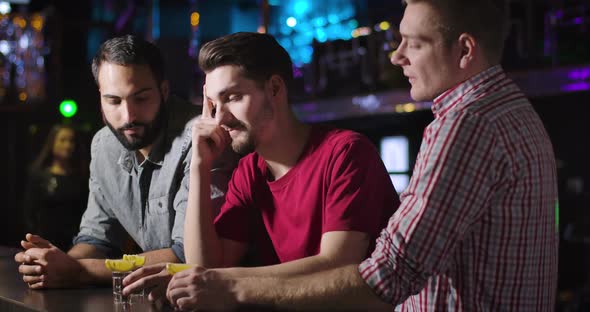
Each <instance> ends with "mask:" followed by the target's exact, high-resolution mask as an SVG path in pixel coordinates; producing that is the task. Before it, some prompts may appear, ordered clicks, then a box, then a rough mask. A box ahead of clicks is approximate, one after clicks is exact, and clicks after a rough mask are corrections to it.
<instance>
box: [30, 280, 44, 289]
mask: <svg viewBox="0 0 590 312" xmlns="http://www.w3.org/2000/svg"><path fill="white" fill-rule="evenodd" d="M45 287H46V282H45V281H40V282H37V283H33V284H29V288H31V289H42V288H45Z"/></svg>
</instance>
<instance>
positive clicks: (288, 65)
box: [199, 32, 293, 87]
mask: <svg viewBox="0 0 590 312" xmlns="http://www.w3.org/2000/svg"><path fill="white" fill-rule="evenodd" d="M225 65H235V66H238V67H239V68H240V70H241V72H242V74H243V75H244V77H246V78H248V79H251V80H254V81H256V82H257V83H258V85H259V86H262V85H263V83H264V82H265V81H267V80H268V79H269V78H270V77H271V76H272V75H279V76H280V77H281V78H282V79H283V80H284V81H285V85H286V86H287V87H288V86H289V85H290V83H291V81H292V80H293V65H292V62H291V58H290V57H289V53H287V51H286V50H285V49H284V48H283V47H282V46H281V45H279V43H278V42H277V41H276V40H275V38H274V37H272V36H271V35H268V34H261V33H254V32H238V33H234V34H231V35H226V36H223V37H220V38H217V39H215V40H213V41H210V42H208V43H206V44H205V45H203V47H202V48H201V51H200V52H199V66H200V67H201V69H202V70H203V71H204V72H205V73H209V72H211V71H213V70H214V69H216V68H218V67H221V66H225Z"/></svg>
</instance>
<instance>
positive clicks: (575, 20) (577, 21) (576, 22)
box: [574, 17, 584, 25]
mask: <svg viewBox="0 0 590 312" xmlns="http://www.w3.org/2000/svg"><path fill="white" fill-rule="evenodd" d="M582 22H584V19H583V18H581V17H576V18H574V24H576V25H581V24H582Z"/></svg>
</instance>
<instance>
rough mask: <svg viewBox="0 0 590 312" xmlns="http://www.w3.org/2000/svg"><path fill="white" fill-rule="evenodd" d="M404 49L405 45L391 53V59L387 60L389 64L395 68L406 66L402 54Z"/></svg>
mask: <svg viewBox="0 0 590 312" xmlns="http://www.w3.org/2000/svg"><path fill="white" fill-rule="evenodd" d="M404 48H405V45H404V44H401V45H400V46H399V47H398V49H397V50H395V51H393V53H391V58H390V59H389V61H390V62H391V64H393V65H397V66H403V65H407V63H408V58H407V57H406V55H405V54H404V52H405V51H404Z"/></svg>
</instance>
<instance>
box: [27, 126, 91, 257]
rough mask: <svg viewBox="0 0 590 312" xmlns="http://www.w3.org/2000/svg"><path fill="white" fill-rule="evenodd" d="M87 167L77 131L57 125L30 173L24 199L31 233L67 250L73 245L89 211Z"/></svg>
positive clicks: (52, 129)
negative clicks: (82, 221)
mask: <svg viewBox="0 0 590 312" xmlns="http://www.w3.org/2000/svg"><path fill="white" fill-rule="evenodd" d="M84 167H85V166H84V162H83V161H82V158H81V155H80V144H79V143H78V142H77V133H76V130H75V129H74V128H73V127H71V126H68V125H56V126H54V127H53V128H51V131H50V132H49V135H48V136H47V140H46V141H45V144H44V145H43V148H42V150H41V153H40V154H39V156H38V157H37V159H36V160H35V161H34V162H33V164H32V166H31V169H30V172H29V178H28V182H27V188H26V192H25V197H24V214H25V215H24V217H25V220H24V221H25V225H26V227H27V231H28V232H31V233H35V234H39V235H41V236H42V237H44V238H46V239H48V240H49V241H51V242H52V243H53V244H54V245H56V246H57V247H59V248H60V249H62V250H65V251H67V250H68V249H69V248H70V247H71V246H72V239H73V237H74V236H75V235H76V234H77V233H78V228H79V225H80V219H81V217H82V214H83V212H84V209H86V201H87V198H88V180H87V177H86V176H85V173H84V172H85V171H86V170H85V168H84Z"/></svg>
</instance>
